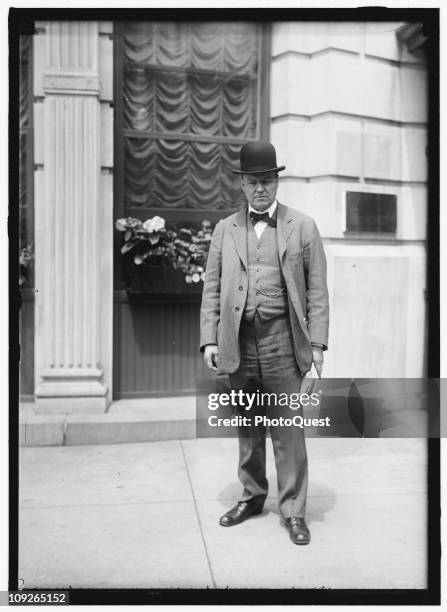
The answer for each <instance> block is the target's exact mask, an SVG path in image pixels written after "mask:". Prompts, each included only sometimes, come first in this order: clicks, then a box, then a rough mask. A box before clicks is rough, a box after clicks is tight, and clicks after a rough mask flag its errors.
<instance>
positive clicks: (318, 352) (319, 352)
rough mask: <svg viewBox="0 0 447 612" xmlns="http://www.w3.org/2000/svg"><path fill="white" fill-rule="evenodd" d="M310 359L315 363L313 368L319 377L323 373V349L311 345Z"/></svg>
mask: <svg viewBox="0 0 447 612" xmlns="http://www.w3.org/2000/svg"><path fill="white" fill-rule="evenodd" d="M312 359H313V362H314V364H315V369H316V371H317V374H318V376H319V377H320V378H321V375H322V373H323V361H324V358H323V349H321V348H319V347H318V346H313V347H312Z"/></svg>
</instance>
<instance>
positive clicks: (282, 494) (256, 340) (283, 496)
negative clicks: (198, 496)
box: [230, 313, 308, 519]
mask: <svg viewBox="0 0 447 612" xmlns="http://www.w3.org/2000/svg"><path fill="white" fill-rule="evenodd" d="M239 343H240V352H241V361H240V365H239V368H238V370H237V371H236V372H235V373H234V374H231V375H230V385H231V388H232V389H235V390H240V389H242V390H244V391H245V392H250V391H251V392H254V391H255V390H256V389H259V390H260V391H261V392H263V393H269V394H275V395H276V396H277V397H278V396H279V395H280V394H282V395H283V396H284V393H287V394H288V395H290V394H291V393H299V390H300V386H301V374H300V372H299V369H298V366H297V364H296V360H295V356H294V351H293V345H292V335H291V329H290V323H289V319H288V316H287V315H284V316H280V317H277V318H275V319H272V320H270V321H262V320H261V319H260V317H259V315H258V314H257V313H256V315H255V317H254V319H253V321H251V322H247V321H244V320H242V322H241V328H240V334H239ZM243 410H244V408H241V409H240V412H243ZM253 410H254V411H255V412H256V414H258V415H265V416H267V417H268V418H269V419H272V418H277V417H279V416H281V415H282V414H285V413H286V412H287V413H288V414H289V415H290V411H289V406H282V407H280V406H278V405H273V406H272V405H265V403H262V405H259V403H258V404H257V405H256V406H254V409H252V414H253ZM246 414H247V413H246V412H245V415H246ZM294 414H298V415H301V416H302V407H301V406H300V407H299V408H298V409H297V410H295V411H294ZM267 430H269V432H270V437H271V440H272V445H273V453H274V458H275V466H276V475H277V485H278V506H279V512H280V514H281V515H282V517H283V518H284V519H287V518H289V517H291V516H297V517H302V518H304V515H305V510H306V498H307V486H308V462H307V452H306V443H305V437H304V430H303V429H302V428H300V427H295V426H284V425H278V426H276V425H271V426H267V425H266V426H264V425H262V424H258V425H254V424H253V419H252V420H251V424H250V425H245V426H240V427H238V439H239V463H238V476H239V480H240V481H241V484H242V487H243V491H242V495H241V497H240V499H239V501H248V500H257V501H258V502H259V504H260V505H263V504H264V501H265V499H266V497H267V494H268V480H267V476H266V434H267Z"/></svg>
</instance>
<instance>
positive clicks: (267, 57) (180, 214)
mask: <svg viewBox="0 0 447 612" xmlns="http://www.w3.org/2000/svg"><path fill="white" fill-rule="evenodd" d="M256 25H257V26H258V28H259V34H260V49H259V78H258V92H257V95H258V116H257V137H256V139H257V138H259V139H263V140H267V139H268V138H269V131H270V121H269V116H270V107H269V106H270V62H271V24H270V23H256ZM123 30H124V27H123V22H114V24H113V41H114V48H113V55H114V217H115V219H116V218H119V217H121V216H124V215H128V216H132V217H137V218H142V216H143V215H144V217H145V218H147V217H148V216H154V215H160V216H162V217H164V218H165V219H166V220H167V221H177V220H180V219H181V220H182V221H192V222H194V221H202V220H203V219H204V218H206V219H208V220H210V221H211V222H212V223H215V222H217V221H218V220H219V219H222V218H223V217H225V216H228V214H229V213H231V212H232V211H231V210H219V211H214V210H206V209H205V210H203V209H196V210H194V209H188V208H172V209H171V208H169V209H168V208H142V207H138V206H136V207H127V208H126V207H125V205H124V198H125V159H124V154H125V146H124V139H125V137H126V136H127V137H128V136H135V137H138V138H151V137H153V138H159V139H160V138H166V139H171V140H172V139H176V140H183V141H195V142H222V143H227V144H240V145H241V146H242V145H243V144H245V143H246V142H250V141H252V140H256V139H253V138H226V137H223V136H206V135H201V134H197V135H191V134H175V133H171V132H170V133H165V132H135V131H134V130H128V129H126V130H125V129H124V113H123V99H122V91H123V67H124V62H123V55H124V54H123V47H124V42H123ZM197 72H200V70H197ZM202 72H207V71H202Z"/></svg>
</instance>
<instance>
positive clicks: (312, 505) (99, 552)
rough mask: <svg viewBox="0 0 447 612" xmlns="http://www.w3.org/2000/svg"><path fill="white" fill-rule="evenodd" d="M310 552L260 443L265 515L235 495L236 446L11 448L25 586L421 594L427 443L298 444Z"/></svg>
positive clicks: (224, 442)
mask: <svg viewBox="0 0 447 612" xmlns="http://www.w3.org/2000/svg"><path fill="white" fill-rule="evenodd" d="M307 446H308V454H309V465H310V488H309V499H308V510H307V519H308V524H309V527H310V529H311V533H312V542H311V544H310V546H307V547H299V546H294V545H293V544H292V543H291V542H290V541H289V539H288V534H287V532H286V530H285V529H284V528H283V527H281V526H280V524H279V517H278V513H277V507H276V494H277V491H276V482H275V481H276V476H275V468H274V462H273V457H272V451H271V444H270V441H268V475H269V482H270V487H271V490H270V494H269V497H268V500H267V504H266V507H265V510H264V513H263V514H262V515H261V516H259V517H255V518H252V519H250V520H248V521H246V522H245V523H243V524H241V525H238V526H236V527H233V528H224V527H221V526H219V524H218V518H219V516H220V515H221V514H223V513H224V512H225V511H226V510H227V509H228V508H229V507H230V506H232V505H233V504H234V502H235V501H236V500H237V497H238V495H239V493H240V485H239V482H238V480H237V475H236V458H237V440H233V439H212V440H204V439H201V440H195V439H194V440H170V441H164V442H148V443H138V444H114V445H104V446H71V447H70V446H56V447H21V448H20V514H19V520H20V525H19V529H20V531H19V533H20V544H19V576H20V578H22V579H23V580H24V585H23V586H24V588H34V587H39V588H46V587H48V588H50V587H61V588H63V587H73V588H132V587H135V588H151V587H152V588H168V587H186V588H206V587H209V588H216V587H217V588H225V587H227V586H228V587H230V588H298V589H300V588H322V587H325V588H366V589H368V588H378V589H391V588H394V589H405V588H425V587H426V489H425V482H426V441H425V440H423V439H392V438H388V439H349V438H344V439H340V438H339V439H334V438H325V439H319V438H312V439H308V441H307Z"/></svg>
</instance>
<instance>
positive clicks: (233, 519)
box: [219, 500, 262, 527]
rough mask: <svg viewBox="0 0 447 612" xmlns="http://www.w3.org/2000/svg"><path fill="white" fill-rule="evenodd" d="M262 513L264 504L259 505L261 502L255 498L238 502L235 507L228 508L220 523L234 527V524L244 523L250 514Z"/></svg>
mask: <svg viewBox="0 0 447 612" xmlns="http://www.w3.org/2000/svg"><path fill="white" fill-rule="evenodd" d="M261 513H262V506H260V505H259V502H255V501H254V500H249V501H246V502H238V503H237V504H236V506H234V508H231V510H228V512H226V513H225V514H224V515H223V516H221V517H220V520H219V524H220V525H222V527H233V525H238V524H239V523H242V522H243V521H245V520H246V519H248V518H249V517H250V516H256V515H257V514H261Z"/></svg>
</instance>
